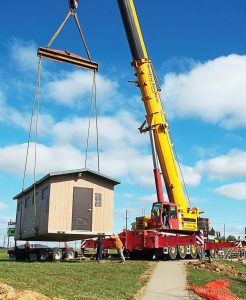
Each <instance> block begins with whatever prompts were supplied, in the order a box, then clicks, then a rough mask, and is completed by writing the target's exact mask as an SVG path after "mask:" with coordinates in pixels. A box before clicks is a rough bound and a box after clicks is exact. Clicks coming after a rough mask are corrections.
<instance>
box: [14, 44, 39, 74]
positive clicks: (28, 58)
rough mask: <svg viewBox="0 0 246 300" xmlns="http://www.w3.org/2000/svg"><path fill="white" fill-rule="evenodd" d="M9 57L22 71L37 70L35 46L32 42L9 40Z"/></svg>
mask: <svg viewBox="0 0 246 300" xmlns="http://www.w3.org/2000/svg"><path fill="white" fill-rule="evenodd" d="M10 55H11V59H12V60H13V61H15V63H16V64H17V65H18V66H19V67H20V68H21V70H22V71H32V72H33V71H36V70H37V60H38V59H37V45H36V44H35V43H34V42H33V41H29V42H26V41H23V40H20V39H13V40H11V44H10Z"/></svg>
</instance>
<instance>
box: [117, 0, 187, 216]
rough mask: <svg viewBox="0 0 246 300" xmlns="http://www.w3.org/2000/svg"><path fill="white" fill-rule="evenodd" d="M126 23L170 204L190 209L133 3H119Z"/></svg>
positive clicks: (120, 0) (124, 1) (130, 1)
mask: <svg viewBox="0 0 246 300" xmlns="http://www.w3.org/2000/svg"><path fill="white" fill-rule="evenodd" d="M118 3H119V7H120V11H121V15H122V19H123V22H124V26H125V29H126V33H127V38H128V42H129V45H130V48H131V53H132V57H133V63H132V65H133V67H134V68H135V70H136V76H137V78H138V86H139V87H140V90H141V93H142V99H143V102H144V106H145V110H146V120H147V123H148V126H149V128H150V129H151V130H153V133H154V140H155V146H156V151H157V155H158V159H159V162H160V167H161V170H162V174H163V176H164V182H165V185H166V189H167V194H168V198H169V201H170V202H172V203H176V204H177V205H178V206H179V207H180V208H181V209H182V210H186V209H187V207H188V203H187V200H186V198H185V194H184V191H183V187H182V183H181V180H180V175H179V171H178V169H177V164H176V160H175V157H174V153H173V149H172V148H173V145H172V143H171V139H170V135H169V130H168V123H167V121H166V118H165V113H164V111H163V108H162V104H161V99H160V94H159V91H158V89H157V85H156V80H155V75H154V71H153V67H152V64H151V61H150V60H149V57H148V54H147V50H146V47H145V44H144V39H143V36H142V33H141V29H140V25H139V22H138V18H137V14H136V10H135V7H134V3H133V1H132V0H118Z"/></svg>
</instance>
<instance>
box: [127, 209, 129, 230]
mask: <svg viewBox="0 0 246 300" xmlns="http://www.w3.org/2000/svg"><path fill="white" fill-rule="evenodd" d="M128 213H129V211H128V210H127V209H126V230H128V219H129V217H128Z"/></svg>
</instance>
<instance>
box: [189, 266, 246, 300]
mask: <svg viewBox="0 0 246 300" xmlns="http://www.w3.org/2000/svg"><path fill="white" fill-rule="evenodd" d="M223 264H229V265H233V266H234V268H235V269H237V270H239V271H243V272H246V265H245V264H241V263H237V262H230V261H223ZM187 271H188V272H187V273H188V275H187V282H188V284H189V285H198V286H201V285H205V284H207V283H208V282H211V281H213V280H218V279H219V280H229V281H230V287H229V289H230V291H231V292H232V293H234V294H235V295H237V296H238V297H239V298H240V299H246V279H243V278H235V277H232V276H227V275H219V274H217V273H215V272H211V271H207V270H201V269H194V268H193V267H192V266H191V265H188V266H187Z"/></svg>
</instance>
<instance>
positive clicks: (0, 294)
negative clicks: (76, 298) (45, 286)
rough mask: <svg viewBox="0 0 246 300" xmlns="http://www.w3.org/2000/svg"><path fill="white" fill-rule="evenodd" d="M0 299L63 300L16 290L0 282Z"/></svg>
mask: <svg viewBox="0 0 246 300" xmlns="http://www.w3.org/2000/svg"><path fill="white" fill-rule="evenodd" d="M0 299H1V300H64V299H62V298H49V297H47V296H44V295H42V294H40V293H37V292H33V291H27V290H23V291H22V290H16V289H14V288H12V287H11V286H9V285H7V284H4V283H1V282H0Z"/></svg>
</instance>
